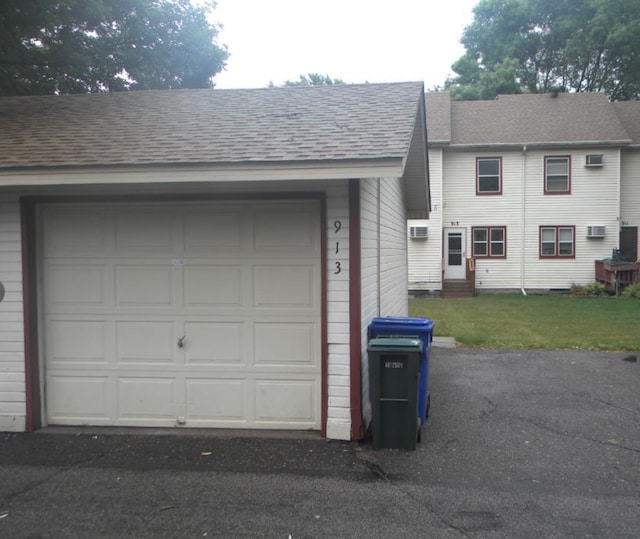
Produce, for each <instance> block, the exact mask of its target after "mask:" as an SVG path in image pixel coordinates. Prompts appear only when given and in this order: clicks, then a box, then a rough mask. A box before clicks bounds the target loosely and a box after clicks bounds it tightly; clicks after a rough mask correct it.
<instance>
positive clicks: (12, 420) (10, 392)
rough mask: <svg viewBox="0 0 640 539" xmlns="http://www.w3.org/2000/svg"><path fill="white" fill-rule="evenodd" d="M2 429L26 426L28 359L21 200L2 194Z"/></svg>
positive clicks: (0, 360) (0, 245)
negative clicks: (25, 352)
mask: <svg viewBox="0 0 640 539" xmlns="http://www.w3.org/2000/svg"><path fill="white" fill-rule="evenodd" d="M0 281H1V282H2V284H3V285H4V288H5V297H4V300H3V301H2V302H1V303H0V430H9V431H23V430H24V429H25V416H26V407H25V402H26V397H25V370H24V369H25V361H24V325H23V309H22V243H21V237H20V203H19V200H18V199H17V197H0Z"/></svg>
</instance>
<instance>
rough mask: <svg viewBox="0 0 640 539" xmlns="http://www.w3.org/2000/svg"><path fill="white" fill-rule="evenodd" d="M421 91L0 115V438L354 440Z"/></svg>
mask: <svg viewBox="0 0 640 539" xmlns="http://www.w3.org/2000/svg"><path fill="white" fill-rule="evenodd" d="M428 189H429V187H428V163H427V141H426V129H425V111H424V88H423V85H422V84H421V83H393V84H366V85H335V86H324V87H308V88H267V89H254V90H185V91H149V92H130V93H112V94H99V95H97V94H95V95H69V96H35V97H10V98H2V99H0V282H2V287H3V289H4V293H3V294H2V295H1V296H2V301H1V302H0V322H1V326H0V430H5V431H7V430H8V431H25V430H26V431H31V430H34V429H38V428H40V427H43V426H46V425H95V426H140V427H192V428H193V427H200V428H217V427H227V428H247V429H293V430H296V429H303V430H308V429H311V430H317V431H320V432H321V433H322V435H323V436H326V437H328V438H333V439H345V440H348V439H351V438H362V437H363V435H364V433H365V431H366V429H367V425H368V423H369V422H370V417H371V411H370V410H371V407H370V403H369V402H368V387H367V376H368V374H367V363H366V346H365V345H366V329H367V326H368V324H369V322H370V321H371V319H373V318H374V317H376V316H379V315H390V316H393V315H396V316H403V315H406V314H407V296H408V292H407V290H408V282H407V255H406V241H405V237H406V236H405V235H406V219H407V218H408V217H413V218H426V217H427V216H428V208H429V190H428Z"/></svg>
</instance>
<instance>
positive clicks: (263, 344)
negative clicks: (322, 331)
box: [254, 322, 318, 372]
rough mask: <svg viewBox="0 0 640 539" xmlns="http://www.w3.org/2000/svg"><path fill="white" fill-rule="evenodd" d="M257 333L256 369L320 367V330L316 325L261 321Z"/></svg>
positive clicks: (256, 329)
mask: <svg viewBox="0 0 640 539" xmlns="http://www.w3.org/2000/svg"><path fill="white" fill-rule="evenodd" d="M254 332H255V338H254V342H255V358H256V361H255V364H256V366H258V367H259V366H271V367H275V366H279V367H281V369H282V371H283V372H287V369H289V368H293V367H315V366H317V354H316V349H317V346H318V342H317V327H316V324H315V323H313V322H287V323H272V322H258V323H256V324H255V326H254Z"/></svg>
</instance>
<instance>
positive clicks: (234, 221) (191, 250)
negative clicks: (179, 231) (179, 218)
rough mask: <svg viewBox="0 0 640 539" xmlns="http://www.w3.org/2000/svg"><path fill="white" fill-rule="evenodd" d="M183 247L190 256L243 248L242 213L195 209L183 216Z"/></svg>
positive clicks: (236, 250) (235, 250)
mask: <svg viewBox="0 0 640 539" xmlns="http://www.w3.org/2000/svg"><path fill="white" fill-rule="evenodd" d="M184 248H185V252H186V253H187V254H188V255H190V256H198V255H199V254H204V255H211V254H212V253H215V252H219V251H220V250H223V252H226V253H237V252H240V251H242V250H243V249H244V236H243V226H242V214H241V212H240V211H239V210H236V211H215V212H213V211H211V210H208V211H202V210H196V211H194V212H193V213H191V214H189V215H187V216H185V218H184Z"/></svg>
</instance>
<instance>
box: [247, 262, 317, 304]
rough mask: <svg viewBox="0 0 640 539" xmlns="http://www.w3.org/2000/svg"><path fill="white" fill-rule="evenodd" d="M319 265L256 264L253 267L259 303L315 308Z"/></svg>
mask: <svg viewBox="0 0 640 539" xmlns="http://www.w3.org/2000/svg"><path fill="white" fill-rule="evenodd" d="M315 277H316V269H315V267H314V266H312V265H299V266H292V265H277V264H270V265H256V266H255V267H254V268H253V298H254V306H255V307H270V308H279V309H282V308H291V307H294V308H313V307H315V305H316V301H317V296H316V294H315V282H316V278H315Z"/></svg>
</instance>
